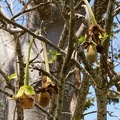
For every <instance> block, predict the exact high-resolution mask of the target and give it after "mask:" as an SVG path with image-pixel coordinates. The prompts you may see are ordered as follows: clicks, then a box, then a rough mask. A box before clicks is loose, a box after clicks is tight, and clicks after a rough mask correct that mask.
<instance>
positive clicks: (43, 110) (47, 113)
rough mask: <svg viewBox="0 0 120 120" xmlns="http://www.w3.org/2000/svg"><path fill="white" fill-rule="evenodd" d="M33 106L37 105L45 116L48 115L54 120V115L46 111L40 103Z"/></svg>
mask: <svg viewBox="0 0 120 120" xmlns="http://www.w3.org/2000/svg"><path fill="white" fill-rule="evenodd" d="M35 107H37V108H38V109H39V110H41V111H42V112H43V113H45V114H46V115H47V116H49V117H50V119H51V120H55V117H54V116H52V115H51V114H50V113H49V112H47V111H46V110H45V109H43V108H42V107H41V106H40V105H38V104H37V103H35Z"/></svg>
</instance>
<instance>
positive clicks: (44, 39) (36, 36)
mask: <svg viewBox="0 0 120 120" xmlns="http://www.w3.org/2000/svg"><path fill="white" fill-rule="evenodd" d="M0 17H2V18H3V19H4V20H5V21H7V22H8V23H9V24H12V25H14V26H16V27H19V28H21V29H22V30H24V31H25V32H28V33H29V34H30V35H32V36H33V37H34V38H37V39H39V40H41V41H43V42H45V43H46V44H48V45H50V46H51V47H53V48H55V49H56V50H57V51H58V52H60V53H62V54H65V52H64V51H63V50H62V49H60V48H59V47H57V46H56V45H54V44H53V43H52V42H51V41H50V40H48V39H47V38H45V37H42V36H39V35H36V34H35V33H34V32H32V31H31V30H29V29H28V28H26V27H24V26H22V25H20V24H18V23H16V22H14V21H12V20H10V19H8V18H6V17H5V16H4V15H2V14H1V13H0Z"/></svg>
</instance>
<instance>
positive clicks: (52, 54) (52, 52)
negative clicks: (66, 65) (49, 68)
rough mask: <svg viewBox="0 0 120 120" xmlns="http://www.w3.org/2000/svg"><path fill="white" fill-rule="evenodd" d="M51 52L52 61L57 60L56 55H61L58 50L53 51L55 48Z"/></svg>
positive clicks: (50, 60)
mask: <svg viewBox="0 0 120 120" xmlns="http://www.w3.org/2000/svg"><path fill="white" fill-rule="evenodd" d="M49 53H50V55H51V57H50V59H49V62H50V63H52V62H53V61H54V60H56V57H57V56H58V55H61V53H59V52H57V51H53V50H49Z"/></svg>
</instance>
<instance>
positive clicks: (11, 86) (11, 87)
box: [0, 69, 15, 91]
mask: <svg viewBox="0 0 120 120" xmlns="http://www.w3.org/2000/svg"><path fill="white" fill-rule="evenodd" d="M0 74H1V75H2V76H3V77H4V78H5V81H6V84H7V87H8V88H10V89H11V90H13V91H14V90H15V88H14V86H13V85H12V84H11V82H10V80H9V78H8V76H7V75H6V74H5V73H4V72H3V71H2V70H1V69H0Z"/></svg>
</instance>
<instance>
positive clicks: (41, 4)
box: [11, 2, 51, 20]
mask: <svg viewBox="0 0 120 120" xmlns="http://www.w3.org/2000/svg"><path fill="white" fill-rule="evenodd" d="M50 3H51V2H46V3H40V4H38V5H36V6H34V7H32V8H30V9H28V10H25V9H23V10H22V11H20V12H19V13H18V14H16V15H14V16H13V17H12V18H11V20H13V19H15V18H17V17H18V16H20V15H22V14H25V13H27V12H30V11H32V10H35V9H36V8H38V7H41V6H43V5H46V4H50Z"/></svg>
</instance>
